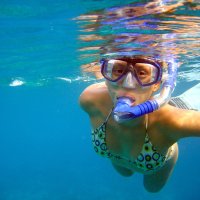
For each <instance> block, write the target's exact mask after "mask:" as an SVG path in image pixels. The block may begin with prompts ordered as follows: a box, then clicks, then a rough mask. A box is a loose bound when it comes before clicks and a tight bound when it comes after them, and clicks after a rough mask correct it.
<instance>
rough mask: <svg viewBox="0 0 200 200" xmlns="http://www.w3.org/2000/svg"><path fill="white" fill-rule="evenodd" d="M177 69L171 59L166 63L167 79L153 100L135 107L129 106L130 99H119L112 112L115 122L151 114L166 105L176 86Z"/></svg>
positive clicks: (176, 65)
mask: <svg viewBox="0 0 200 200" xmlns="http://www.w3.org/2000/svg"><path fill="white" fill-rule="evenodd" d="M177 67H178V64H177V63H176V62H175V61H174V59H171V60H170V61H169V62H168V70H167V77H166V79H165V80H164V82H163V84H162V88H161V91H160V94H158V95H156V96H155V97H154V98H153V99H151V100H147V101H145V102H144V103H142V104H139V105H136V106H131V104H132V102H133V100H132V99H131V98H129V97H119V98H118V99H117V102H116V105H115V108H114V110H113V116H114V119H115V121H117V122H118V123H121V122H123V121H127V120H131V119H134V118H137V117H140V116H142V115H145V114H148V113H151V112H153V111H155V110H157V109H159V108H160V107H162V106H163V105H165V104H166V103H168V101H169V100H170V98H171V94H172V92H173V91H174V88H175V86H176V77H177Z"/></svg>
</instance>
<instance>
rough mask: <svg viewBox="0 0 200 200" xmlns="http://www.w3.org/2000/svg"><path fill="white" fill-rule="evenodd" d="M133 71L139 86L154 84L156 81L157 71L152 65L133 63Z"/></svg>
mask: <svg viewBox="0 0 200 200" xmlns="http://www.w3.org/2000/svg"><path fill="white" fill-rule="evenodd" d="M134 71H135V75H136V76H137V79H138V80H139V82H140V84H141V85H146V84H151V83H154V82H155V81H156V79H157V74H158V69H157V67H155V66H154V65H152V64H148V63H135V65H134Z"/></svg>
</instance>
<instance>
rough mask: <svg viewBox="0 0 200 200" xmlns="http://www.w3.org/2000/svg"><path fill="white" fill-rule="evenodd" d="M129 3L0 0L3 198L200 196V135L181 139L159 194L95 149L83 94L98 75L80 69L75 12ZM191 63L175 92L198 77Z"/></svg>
mask: <svg viewBox="0 0 200 200" xmlns="http://www.w3.org/2000/svg"><path fill="white" fill-rule="evenodd" d="M128 2H130V1H127V2H124V1H123V2H121V1H116V2H109V3H107V4H106V1H103V3H104V4H102V3H101V1H89V0H87V1H84V3H83V2H82V1H78V0H76V1H72V0H68V1H63V0H59V1H56V2H54V1H45V0H43V1H37V0H36V1H30V2H27V1H9V2H7V1H1V2H0V20H1V30H0V38H1V39H0V40H1V49H0V200H64V199H70V200H71V199H72V200H85V199H100V200H101V199H102V200H114V199H115V200H124V199H127V200H132V199H136V200H140V199H147V198H148V199H152V200H154V199H156V200H158V199H159V200H160V199H162V200H175V199H176V200H177V199H181V200H183V199H185V200H186V199H190V198H192V199H194V200H197V199H199V185H200V179H199V177H198V175H199V165H200V161H199V155H198V152H199V148H198V147H199V139H197V138H187V139H184V140H182V141H180V142H179V148H180V155H179V160H178V163H177V165H176V168H175V170H174V173H173V175H172V177H171V178H170V180H169V182H168V183H167V185H166V186H165V187H164V189H163V190H162V191H161V192H159V193H157V194H150V193H148V192H146V191H145V190H144V188H143V185H142V175H140V174H135V175H134V176H133V177H131V178H124V177H121V176H120V175H118V174H117V173H116V172H115V171H114V170H113V169H112V166H111V165H110V162H109V161H108V160H106V159H103V158H101V157H99V156H97V155H96V154H95V152H94V150H93V148H92V144H91V136H90V132H91V128H90V125H89V120H88V117H87V115H86V114H85V113H84V112H83V111H82V110H81V109H80V107H79V105H78V97H79V95H80V93H81V91H82V90H83V89H84V88H85V87H87V86H88V85H90V84H92V83H93V82H95V80H94V78H93V77H86V76H84V75H83V73H82V71H81V69H80V65H81V64H82V61H81V60H80V58H79V56H80V52H79V51H78V49H79V48H80V45H81V44H80V41H79V40H78V39H77V38H78V37H79V35H80V34H81V33H80V28H79V25H78V23H77V22H76V21H75V20H71V19H73V18H75V17H77V16H80V15H82V14H85V13H87V12H88V11H90V9H91V8H93V9H104V8H106V7H109V6H110V7H112V6H116V5H122V4H124V3H128ZM198 16H199V15H198V14H196V17H198ZM197 39H199V38H198V37H197ZM197 43H198V42H197ZM194 51H195V49H194ZM196 53H197V51H195V55H196ZM192 55H193V54H191V52H190V56H191V57H192ZM185 56H186V55H185ZM181 57H184V55H181ZM198 58H199V55H197V61H198ZM183 60H184V59H183ZM184 61H188V60H186V59H185V60H184ZM197 61H196V62H195V63H198V62H197ZM189 64H190V63H189ZM191 69H192V70H191V71H190V68H187V66H186V65H185V66H184V67H182V68H181V69H180V74H181V75H182V76H179V78H178V84H177V87H176V90H175V92H174V95H178V94H180V93H182V92H183V91H185V90H186V89H188V88H190V87H191V86H193V85H195V84H196V83H198V82H199V77H200V76H198V75H197V76H196V77H195V76H194V74H197V72H198V69H199V68H198V67H197V66H193V68H191ZM190 72H191V73H190Z"/></svg>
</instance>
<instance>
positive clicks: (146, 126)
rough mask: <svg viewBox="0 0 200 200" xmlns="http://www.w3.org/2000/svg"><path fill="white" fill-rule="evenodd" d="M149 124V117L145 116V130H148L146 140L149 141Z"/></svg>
mask: <svg viewBox="0 0 200 200" xmlns="http://www.w3.org/2000/svg"><path fill="white" fill-rule="evenodd" d="M148 122H149V118H148V115H145V129H146V135H145V139H149V135H148V132H147V129H148Z"/></svg>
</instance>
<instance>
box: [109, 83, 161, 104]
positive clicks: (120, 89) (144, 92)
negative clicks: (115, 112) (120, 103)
mask: <svg viewBox="0 0 200 200" xmlns="http://www.w3.org/2000/svg"><path fill="white" fill-rule="evenodd" d="M106 85H107V87H108V91H109V94H110V97H111V99H112V101H113V103H114V104H115V103H116V101H117V98H118V97H122V96H127V97H131V98H132V99H133V100H134V103H133V105H138V104H141V103H143V102H145V101H147V100H149V99H151V97H152V96H153V94H154V92H156V91H157V90H158V89H159V87H160V83H156V84H154V85H151V86H146V87H144V86H140V85H139V84H137V83H136V84H135V87H134V88H126V87H124V85H123V80H122V81H118V82H117V83H114V84H113V83H112V82H110V81H108V80H106Z"/></svg>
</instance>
